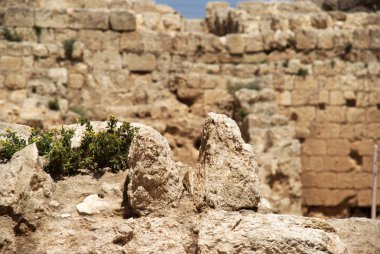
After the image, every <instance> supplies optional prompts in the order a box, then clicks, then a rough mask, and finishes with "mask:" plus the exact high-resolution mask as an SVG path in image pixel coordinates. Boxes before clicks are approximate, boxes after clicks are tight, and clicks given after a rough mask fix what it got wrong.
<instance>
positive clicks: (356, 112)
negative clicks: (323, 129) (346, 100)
mask: <svg viewBox="0 0 380 254" xmlns="http://www.w3.org/2000/svg"><path fill="white" fill-rule="evenodd" d="M366 112H367V110H366V109H363V108H348V109H347V112H346V114H347V117H346V118H347V121H348V122H349V123H360V122H362V123H363V122H365V120H366Z"/></svg>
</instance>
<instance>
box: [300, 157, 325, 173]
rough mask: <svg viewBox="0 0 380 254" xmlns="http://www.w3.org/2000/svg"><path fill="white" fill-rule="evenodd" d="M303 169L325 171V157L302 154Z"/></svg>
mask: <svg viewBox="0 0 380 254" xmlns="http://www.w3.org/2000/svg"><path fill="white" fill-rule="evenodd" d="M302 169H303V170H305V171H313V172H319V171H324V170H325V166H324V159H323V157H322V156H306V155H303V156H302Z"/></svg>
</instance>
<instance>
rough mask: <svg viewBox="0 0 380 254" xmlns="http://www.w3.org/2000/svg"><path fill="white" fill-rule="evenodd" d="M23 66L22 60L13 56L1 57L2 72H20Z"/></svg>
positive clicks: (0, 66)
mask: <svg viewBox="0 0 380 254" xmlns="http://www.w3.org/2000/svg"><path fill="white" fill-rule="evenodd" d="M22 65H23V61H22V58H20V57H13V56H1V57H0V70H3V71H20V70H21V68H22Z"/></svg>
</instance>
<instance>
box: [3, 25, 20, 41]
mask: <svg viewBox="0 0 380 254" xmlns="http://www.w3.org/2000/svg"><path fill="white" fill-rule="evenodd" d="M3 35H4V39H6V40H7V41H13V42H21V41H22V38H21V37H20V36H19V35H17V34H16V33H12V32H11V31H10V30H9V29H8V28H4V29H3Z"/></svg>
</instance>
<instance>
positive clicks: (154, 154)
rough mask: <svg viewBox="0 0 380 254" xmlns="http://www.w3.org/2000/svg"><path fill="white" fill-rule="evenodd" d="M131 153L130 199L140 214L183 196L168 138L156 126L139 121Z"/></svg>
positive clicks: (129, 161)
mask: <svg viewBox="0 0 380 254" xmlns="http://www.w3.org/2000/svg"><path fill="white" fill-rule="evenodd" d="M136 127H137V128H138V133H137V135H136V137H135V138H134V140H133V142H132V145H131V148H130V151H129V155H128V165H129V167H130V176H129V181H130V182H129V185H128V201H129V204H130V206H131V208H132V209H133V210H134V212H136V213H137V214H139V215H146V214H149V213H151V212H153V211H155V210H158V209H161V208H163V207H165V206H168V205H174V204H175V203H176V202H177V201H178V200H179V197H180V196H181V193H182V190H183V185H182V182H181V179H180V178H179V169H178V168H177V166H176V164H175V163H174V160H173V155H172V152H171V150H170V147H169V144H168V142H167V141H166V140H165V139H164V138H163V137H162V136H161V135H160V134H159V133H158V132H157V131H156V130H154V129H153V128H151V127H148V126H144V125H136Z"/></svg>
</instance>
